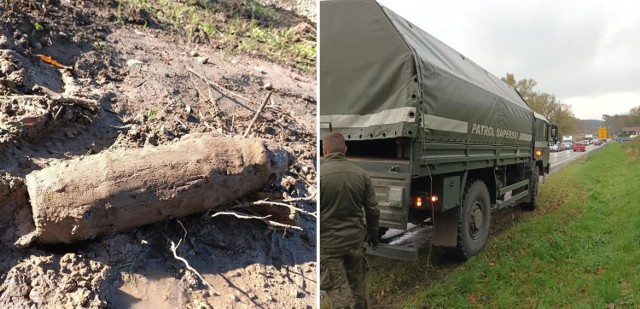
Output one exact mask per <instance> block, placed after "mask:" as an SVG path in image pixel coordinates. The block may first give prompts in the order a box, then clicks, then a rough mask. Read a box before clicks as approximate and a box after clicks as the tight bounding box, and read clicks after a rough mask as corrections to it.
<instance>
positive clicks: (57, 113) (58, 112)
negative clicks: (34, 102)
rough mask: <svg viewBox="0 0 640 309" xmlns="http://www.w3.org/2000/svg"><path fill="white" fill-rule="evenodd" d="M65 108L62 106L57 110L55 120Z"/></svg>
mask: <svg viewBox="0 0 640 309" xmlns="http://www.w3.org/2000/svg"><path fill="white" fill-rule="evenodd" d="M63 108H64V106H60V109H58V111H57V112H56V115H55V116H53V120H56V119H58V115H60V112H61V111H62V109H63Z"/></svg>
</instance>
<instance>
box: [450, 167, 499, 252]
mask: <svg viewBox="0 0 640 309" xmlns="http://www.w3.org/2000/svg"><path fill="white" fill-rule="evenodd" d="M490 223H491V201H490V199H489V190H487V186H486V185H485V184H484V182H482V181H480V180H475V181H472V182H469V183H468V184H467V187H466V188H465V190H464V200H463V203H462V221H461V222H460V223H458V248H457V249H458V251H460V253H461V254H462V256H463V257H464V258H470V257H472V256H474V255H476V254H478V252H480V251H481V250H482V248H484V245H485V244H486V243H487V237H488V236H489V225H490Z"/></svg>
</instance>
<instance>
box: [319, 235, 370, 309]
mask: <svg viewBox="0 0 640 309" xmlns="http://www.w3.org/2000/svg"><path fill="white" fill-rule="evenodd" d="M368 270H369V265H368V262H367V258H366V257H365V254H364V247H363V246H362V245H359V246H357V247H356V248H347V249H324V248H320V289H321V290H325V291H326V292H327V296H328V297H329V299H330V300H331V304H332V307H333V308H334V309H342V308H357V309H360V308H368V298H367V289H366V286H365V281H364V279H365V275H366V273H367V271H368Z"/></svg>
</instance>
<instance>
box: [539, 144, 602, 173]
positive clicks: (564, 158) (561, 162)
mask: <svg viewBox="0 0 640 309" xmlns="http://www.w3.org/2000/svg"><path fill="white" fill-rule="evenodd" d="M603 146H604V145H603ZM603 146H595V145H589V146H587V150H586V151H585V152H579V151H576V152H574V151H573V150H564V151H560V152H552V153H551V154H550V155H549V162H550V163H551V173H553V172H555V171H557V170H559V169H560V168H561V167H563V166H565V165H566V164H567V163H569V162H571V161H573V160H575V159H578V158H583V157H585V156H586V155H587V154H589V153H590V152H592V151H594V150H597V149H599V148H600V147H603Z"/></svg>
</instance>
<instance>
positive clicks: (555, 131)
mask: <svg viewBox="0 0 640 309" xmlns="http://www.w3.org/2000/svg"><path fill="white" fill-rule="evenodd" d="M551 140H552V141H553V142H554V143H556V142H557V141H558V126H557V125H555V124H552V125H551Z"/></svg>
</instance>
